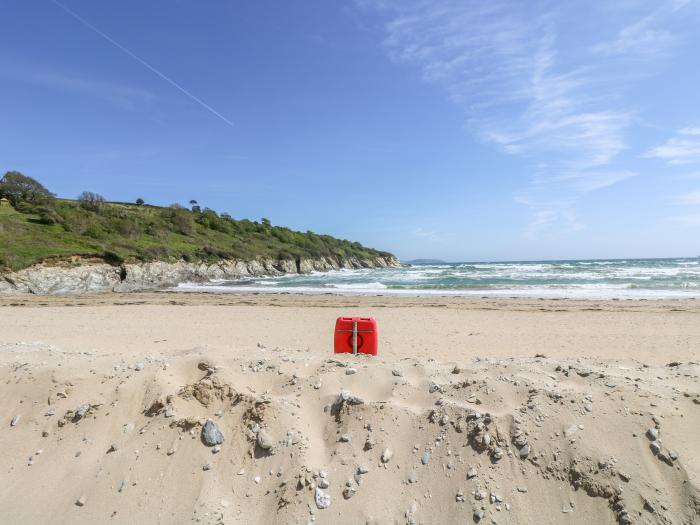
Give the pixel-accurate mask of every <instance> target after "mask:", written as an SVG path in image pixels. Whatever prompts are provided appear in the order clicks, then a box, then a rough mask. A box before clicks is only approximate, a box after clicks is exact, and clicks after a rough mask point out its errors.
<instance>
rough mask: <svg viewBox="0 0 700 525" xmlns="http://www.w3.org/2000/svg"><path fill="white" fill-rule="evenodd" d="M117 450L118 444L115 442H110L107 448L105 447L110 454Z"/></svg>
mask: <svg viewBox="0 0 700 525" xmlns="http://www.w3.org/2000/svg"><path fill="white" fill-rule="evenodd" d="M117 450H119V446H118V445H117V444H116V443H112V444H111V445H110V446H109V449H107V454H110V453H112V452H116V451H117Z"/></svg>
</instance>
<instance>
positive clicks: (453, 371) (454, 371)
mask: <svg viewBox="0 0 700 525" xmlns="http://www.w3.org/2000/svg"><path fill="white" fill-rule="evenodd" d="M452 373H453V374H460V373H462V369H461V368H459V365H455V366H454V368H453V369H452Z"/></svg>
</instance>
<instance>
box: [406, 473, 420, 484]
mask: <svg viewBox="0 0 700 525" xmlns="http://www.w3.org/2000/svg"><path fill="white" fill-rule="evenodd" d="M417 481H418V478H417V477H416V473H415V472H414V471H411V473H410V474H409V475H408V482H409V483H416V482H417Z"/></svg>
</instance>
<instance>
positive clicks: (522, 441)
mask: <svg viewBox="0 0 700 525" xmlns="http://www.w3.org/2000/svg"><path fill="white" fill-rule="evenodd" d="M513 443H514V444H515V446H516V447H524V446H525V445H527V436H526V435H525V434H520V435H519V436H517V437H516V438H515V439H514V440H513Z"/></svg>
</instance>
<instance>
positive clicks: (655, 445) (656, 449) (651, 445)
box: [649, 441, 661, 455]
mask: <svg viewBox="0 0 700 525" xmlns="http://www.w3.org/2000/svg"><path fill="white" fill-rule="evenodd" d="M649 448H650V449H651V452H652V454H654V455H656V454H658V453H659V452H660V451H661V445H659V442H658V441H652V442H651V443H649Z"/></svg>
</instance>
